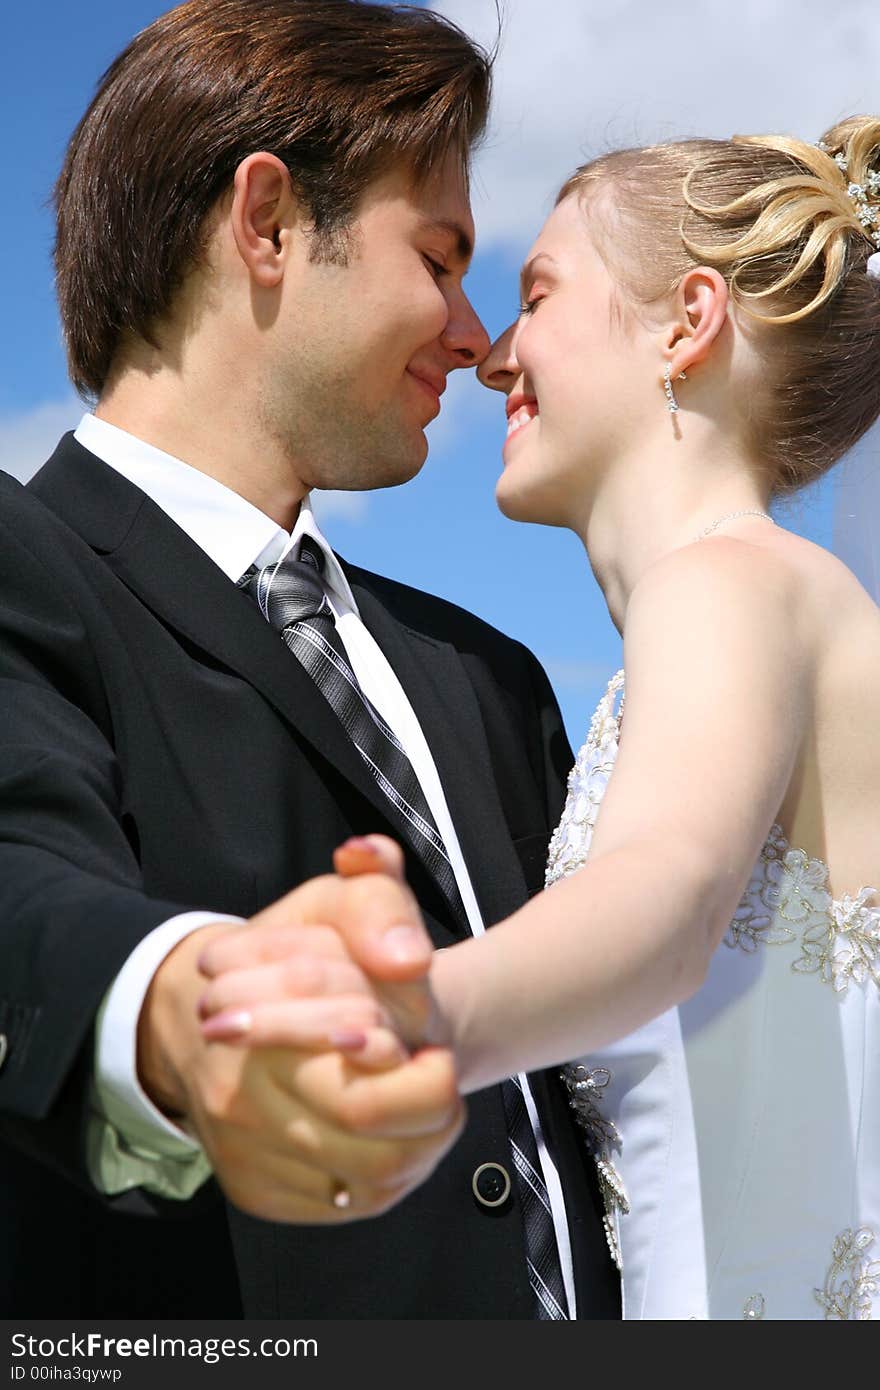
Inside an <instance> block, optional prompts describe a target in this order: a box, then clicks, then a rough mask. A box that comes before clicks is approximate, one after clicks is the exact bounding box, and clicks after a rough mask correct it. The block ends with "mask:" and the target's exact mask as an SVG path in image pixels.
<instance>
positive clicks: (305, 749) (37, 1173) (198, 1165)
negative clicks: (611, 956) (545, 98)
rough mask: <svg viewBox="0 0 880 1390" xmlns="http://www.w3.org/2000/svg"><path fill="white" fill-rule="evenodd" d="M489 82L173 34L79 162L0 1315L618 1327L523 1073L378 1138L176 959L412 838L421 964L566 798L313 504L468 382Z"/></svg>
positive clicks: (445, 62)
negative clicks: (572, 1322)
mask: <svg viewBox="0 0 880 1390" xmlns="http://www.w3.org/2000/svg"><path fill="white" fill-rule="evenodd" d="M488 89H489V67H488V61H487V60H486V58H485V55H483V54H482V53H481V52H480V51H479V50H478V49H476V48H475V47H474V46H473V45H472V44H471V43H470V42H469V41H468V40H467V39H466V37H465V36H464V35H463V34H461V33H460V32H459V31H458V30H457V29H455V28H454V27H453V26H452V25H450V24H448V23H447V22H446V21H444V20H442V19H441V18H440V17H439V16H437V15H435V14H433V13H431V12H430V11H425V10H398V9H396V8H395V7H393V6H382V5H371V4H363V3H356V2H355V0H308V3H305V2H304V0H190V3H187V4H185V5H181V6H180V7H179V8H178V9H176V10H172V11H170V12H169V13H168V14H166V15H164V16H162V17H161V18H160V19H158V20H157V21H156V22H155V23H154V24H152V25H151V26H150V27H149V28H148V29H146V30H145V31H144V32H143V33H141V34H140V35H138V37H137V38H136V39H135V40H134V41H133V42H132V44H131V45H130V46H129V47H128V49H127V50H126V51H125V52H124V53H123V54H122V55H121V56H120V57H119V58H118V59H117V61H116V62H115V63H114V64H113V66H112V67H111V68H110V69H109V71H108V73H107V74H106V75H105V78H104V79H103V81H102V83H101V85H100V87H99V90H98V92H97V95H96V97H95V99H94V101H93V103H92V105H91V107H90V108H89V110H88V112H87V113H86V115H85V116H84V118H83V120H82V121H81V123H80V125H79V127H78V128H77V130H76V132H75V133H74V136H73V139H72V141H71V144H70V147H69V149H68V152H67V157H66V160H65V164H64V167H63V170H62V173H61V177H60V179H59V183H58V187H57V191H56V198H57V209H58V236H57V243H56V266H57V278H58V292H59V300H60V307H61V313H62V318H63V322H64V328H65V334H66V338H67V343H68V352H69V362H70V369H71V375H72V378H73V380H74V382H75V384H76V385H77V387H78V388H79V389H80V390H81V391H82V392H84V393H86V394H89V395H91V396H93V397H94V398H95V399H96V400H97V407H96V410H95V413H94V415H87V416H86V417H85V419H84V420H83V421H82V422H81V424H80V426H79V428H78V429H77V431H76V433H75V435H67V436H65V438H64V439H63V440H62V441H61V443H60V444H59V446H58V448H57V450H56V452H55V454H54V455H53V457H52V458H51V459H50V460H49V462H48V463H47V464H46V465H45V466H44V468H43V469H42V470H41V471H40V473H39V474H38V475H37V477H36V478H35V479H34V480H33V482H32V484H31V485H30V486H29V487H28V488H27V489H22V488H20V487H19V486H18V485H17V484H15V483H13V482H12V481H11V480H9V479H6V478H2V479H0V527H2V531H3V540H2V544H0V593H2V596H3V597H2V607H0V682H2V688H3V692H4V701H3V720H4V728H3V736H2V739H0V922H2V929H0V1229H3V1230H4V1231H6V1232H7V1233H8V1235H7V1241H6V1248H5V1249H4V1252H3V1260H2V1273H0V1308H2V1311H3V1313H4V1315H6V1316H11V1315H16V1316H21V1315H25V1316H27V1315H29V1316H32V1317H33V1316H80V1317H84V1316H93V1315H96V1314H99V1315H104V1316H139V1317H154V1318H155V1317H163V1316H176V1317H182V1316H199V1315H202V1316H212V1317H218V1316H233V1317H235V1316H239V1317H240V1316H248V1317H282V1316H283V1317H287V1316H299V1317H365V1318H400V1317H426V1316H430V1317H436V1318H446V1317H455V1318H458V1317H485V1318H535V1317H541V1318H551V1317H564V1316H572V1317H578V1318H591V1317H613V1316H617V1315H618V1292H617V1278H616V1272H615V1271H614V1270H613V1268H612V1267H611V1265H610V1262H609V1260H608V1257H607V1252H606V1249H605V1243H604V1236H603V1231H602V1225H601V1219H600V1214H599V1213H600V1210H601V1207H600V1203H599V1199H598V1194H597V1193H596V1191H595V1187H594V1184H593V1178H592V1165H591V1164H590V1163H589V1162H588V1161H587V1160H586V1157H585V1155H584V1153H583V1152H582V1150H581V1148H580V1146H579V1144H578V1142H577V1140H576V1137H575V1135H574V1133H573V1130H572V1127H571V1126H570V1124H569V1120H568V1115H567V1112H566V1107H565V1103H564V1100H563V1097H562V1096H561V1094H560V1091H559V1089H558V1088H557V1086H556V1084H555V1082H554V1079H553V1077H552V1076H549V1075H538V1076H534V1077H532V1078H530V1084H529V1087H527V1088H526V1092H525V1094H524V1095H520V1098H519V1102H518V1110H517V1109H516V1108H515V1107H514V1108H512V1106H511V1097H510V1094H509V1090H505V1088H500V1087H493V1088H490V1089H488V1090H487V1091H485V1092H483V1093H481V1094H479V1095H477V1096H474V1097H472V1098H471V1102H470V1105H469V1115H468V1120H467V1124H466V1126H465V1127H464V1129H463V1132H462V1133H461V1136H460V1138H458V1137H457V1136H458V1134H459V1131H460V1130H461V1128H462V1108H461V1106H460V1102H459V1101H458V1099H457V1097H456V1095H455V1091H454V1084H453V1081H452V1078H451V1076H450V1073H449V1069H448V1065H447V1064H446V1062H445V1060H444V1054H443V1053H442V1052H437V1053H434V1054H431V1053H428V1054H424V1055H423V1056H422V1057H418V1056H417V1057H416V1058H415V1059H414V1060H413V1062H412V1063H411V1064H408V1065H407V1066H406V1067H404V1068H402V1069H401V1071H400V1073H395V1077H396V1078H400V1079H399V1080H397V1079H396V1080H394V1082H393V1084H394V1085H398V1084H400V1085H403V1086H405V1087H407V1088H408V1091H407V1108H408V1113H409V1115H410V1116H411V1120H412V1123H411V1129H410V1130H409V1131H408V1132H407V1133H406V1134H402V1135H401V1136H399V1138H398V1140H397V1141H396V1142H392V1141H389V1140H387V1139H385V1138H382V1139H379V1138H375V1137H371V1136H370V1135H369V1133H368V1132H366V1130H365V1128H364V1125H363V1123H362V1120H361V1121H358V1122H356V1121H355V1120H354V1119H353V1117H352V1115H351V1113H347V1112H346V1111H345V1109H344V1107H343V1108H342V1109H340V1108H339V1107H338V1106H334V1105H331V1103H330V1101H329V1097H330V1096H331V1095H332V1094H336V1092H335V1091H334V1086H335V1085H336V1082H337V1081H338V1075H339V1067H340V1066H342V1065H344V1063H343V1062H342V1059H341V1058H339V1057H338V1056H336V1054H333V1053H320V1054H311V1055H310V1054H306V1053H303V1054H293V1053H279V1054H276V1053H267V1052H264V1053H262V1054H261V1053H259V1052H257V1051H256V1050H254V1051H252V1052H251V1051H248V1049H247V1048H229V1047H222V1046H218V1045H214V1046H210V1047H209V1046H206V1045H205V1043H204V1042H203V1041H202V1039H201V1036H200V1033H199V1026H198V1000H199V996H200V993H201V991H202V989H203V988H204V978H203V976H201V975H200V973H199V969H198V963H199V959H200V957H201V956H202V953H203V952H204V950H205V947H206V945H207V944H208V943H210V942H211V941H213V940H214V939H216V938H217V937H218V936H222V935H224V934H226V933H229V932H233V931H240V930H241V929H242V928H241V925H240V924H241V923H242V922H257V921H259V922H263V923H265V922H266V920H267V918H269V919H270V920H273V921H276V922H283V923H284V925H285V929H288V928H289V930H290V931H292V932H295V930H296V920H297V913H300V919H302V914H303V913H304V911H305V909H303V907H302V904H303V902H304V898H303V896H302V894H303V892H306V893H307V891H308V890H307V889H306V890H301V892H300V894H298V895H294V897H292V898H291V899H290V900H289V901H287V902H285V900H284V895H285V894H287V893H288V892H289V891H290V890H291V889H294V888H295V887H296V885H297V884H301V883H303V882H304V881H305V880H308V879H311V878H313V877H314V876H315V875H318V874H321V873H326V871H327V869H328V868H329V864H330V855H331V851H332V849H333V848H334V847H335V846H336V845H338V844H339V843H340V842H342V841H343V840H345V839H346V838H347V837H349V836H350V835H352V834H362V833H365V832H367V831H371V830H379V831H384V832H385V833H387V834H392V835H394V836H395V837H396V838H397V839H399V840H402V841H403V843H404V845H405V847H406V853H407V874H408V878H409V881H410V883H411V884H412V885H413V888H414V890H415V892H416V895H417V898H418V901H419V904H420V907H421V909H422V911H423V914H424V917H425V920H426V922H427V924H428V928H429V930H430V932H431V936H432V939H433V941H434V943H435V945H438V946H443V945H447V944H449V943H451V942H453V941H455V940H457V939H460V938H461V937H462V936H463V935H465V934H467V933H468V932H470V931H480V930H482V929H483V926H484V924H485V925H488V924H491V922H493V921H496V920H498V919H499V918H501V917H503V916H505V915H506V914H508V913H509V912H510V911H512V910H513V909H515V908H516V906H517V905H518V904H519V903H521V902H522V901H523V900H524V899H525V897H526V895H527V893H528V892H530V891H534V890H536V889H537V888H538V887H539V886H540V883H541V874H542V866H543V860H544V855H545V851H546V845H547V840H548V837H549V832H550V830H551V828H552V826H553V824H554V823H555V820H556V818H557V817H558V813H559V810H560V807H561V800H562V786H563V781H562V779H563V776H564V774H565V772H566V771H567V767H568V761H569V750H568V747H567V744H566V741H565V737H564V734H563V731H562V728H561V724H560V720H559V714H558V710H557V708H556V705H555V702H554V700H553V697H552V694H551V692H550V690H549V687H548V684H547V681H546V678H545V677H544V675H543V673H542V671H541V670H540V668H539V667H538V665H537V664H536V662H535V661H534V659H533V658H532V657H531V655H530V654H529V653H528V652H526V651H525V650H524V649H523V648H522V647H520V646H519V645H518V644H516V643H513V642H511V641H509V640H508V639H506V638H504V637H502V636H501V635H500V634H498V633H496V632H494V631H493V630H492V629H490V628H488V627H487V626H486V625H485V624H484V623H482V622H480V621H479V620H478V619H477V618H475V617H473V616H471V615H470V614H468V613H465V612H463V611H462V610H460V609H456V608H454V607H453V606H451V605H449V604H447V603H444V602H442V601H441V600H438V599H435V598H432V597H430V596H428V595H425V594H420V593H418V592H416V591H414V590H411V589H408V588H406V587H405V586H402V585H399V584H396V583H393V582H392V581H389V580H386V579H382V578H380V577H379V576H377V575H372V574H367V573H365V572H363V571H360V570H358V569H356V568H355V567H353V566H350V565H346V564H344V563H343V562H342V561H340V559H339V558H338V557H337V556H336V555H335V554H334V553H333V551H332V550H331V549H330V547H329V546H328V544H327V542H326V541H325V540H324V538H323V537H322V535H321V534H320V531H319V529H318V527H317V524H316V522H315V519H314V517H313V515H312V513H311V510H310V508H309V504H308V495H309V492H310V490H311V488H313V487H321V488H346V489H364V488H372V487H387V486H392V485H396V484H398V483H401V482H405V481H407V480H408V479H409V478H411V477H413V476H414V475H415V474H416V473H417V472H418V470H419V469H420V468H421V466H422V464H423V462H424V459H425V454H426V444H425V437H424V428H425V426H426V425H427V423H428V422H429V421H430V420H431V419H432V418H434V417H435V416H436V415H437V413H438V411H439V409H440V395H441V393H442V391H443V388H444V385H445V381H446V378H447V376H448V374H449V372H450V371H452V370H455V369H457V368H460V367H469V366H473V365H475V364H477V363H478V362H479V361H481V360H482V358H483V357H484V355H485V353H486V350H487V346H488V345H487V340H486V335H485V332H484V330H483V327H482V325H481V324H480V322H479V319H478V318H477V316H476V315H475V313H474V311H473V309H472V308H471V306H470V304H469V302H468V300H467V298H466V296H465V293H464V289H463V285H462V277H463V275H464V272H465V270H466V268H467V264H468V260H469V257H470V254H471V249H472V242H473V225H472V219H471V214H470V209H469V205H468V196H467V171H468V162H469V156H470V152H471V149H472V147H473V144H474V142H475V140H476V139H477V138H478V136H479V134H480V133H481V131H482V128H483V125H484V122H485V116H486V109H487V102H488ZM334 942H335V936H334V935H333V934H332V933H328V938H327V948H326V949H327V961H326V968H327V970H328V972H331V973H333V972H335V974H334V975H333V978H334V980H335V981H338V979H339V978H341V975H340V972H342V974H343V975H344V971H345V970H346V969H347V968H349V967H348V966H347V965H346V963H345V961H344V960H343V959H342V958H341V957H339V956H336V955H334V950H335V947H334ZM413 961H415V957H413ZM400 965H401V971H402V972H403V973H404V974H405V973H406V971H407V969H408V968H409V966H408V963H407V943H406V940H405V938H402V939H401V946H400ZM414 968H417V967H414ZM335 987H336V985H334V988H335ZM389 1076H390V1074H389ZM447 1149H448V1150H449V1152H448V1155H447V1156H446V1157H445V1158H444V1159H443V1161H442V1162H440V1163H439V1166H436V1167H435V1165H437V1164H438V1159H439V1158H440V1156H441V1155H442V1154H444V1153H445V1152H446V1150H447ZM514 1156H516V1163H515V1162H514ZM432 1169H434V1170H435V1171H433V1174H432V1176H431V1177H430V1178H429V1179H428V1180H427V1181H426V1182H425V1183H424V1185H423V1186H420V1187H418V1189H417V1190H414V1191H412V1192H411V1195H409V1196H408V1197H406V1199H405V1200H404V1201H402V1202H400V1203H399V1204H397V1205H393V1203H394V1202H395V1200H396V1199H397V1198H398V1197H399V1196H400V1194H401V1192H404V1191H408V1190H409V1189H410V1188H412V1187H413V1186H414V1185H415V1183H416V1182H417V1181H418V1180H420V1179H421V1178H422V1177H424V1175H425V1174H426V1173H428V1172H430V1171H431V1170H432ZM340 1174H341V1175H343V1178H344V1181H338V1180H337V1178H336V1176H335V1175H340ZM358 1184H360V1187H359V1186H358ZM350 1194H353V1195H354V1197H355V1198H356V1199H357V1200H358V1201H360V1202H362V1205H361V1206H360V1207H358V1208H357V1210H356V1212H355V1214H358V1215H359V1214H361V1213H362V1212H366V1213H368V1214H370V1213H376V1214H375V1215H372V1218H371V1219H370V1220H363V1221H349V1220H347V1219H346V1217H347V1216H348V1215H349V1213H347V1212H346V1210H345V1205H344V1204H345V1202H346V1201H348V1200H349V1198H350ZM355 1205H356V1203H355ZM49 1250H51V1251H52V1258H51V1261H49V1260H47V1251H49Z"/></svg>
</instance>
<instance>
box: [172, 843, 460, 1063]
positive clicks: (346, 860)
mask: <svg viewBox="0 0 880 1390" xmlns="http://www.w3.org/2000/svg"><path fill="white" fill-rule="evenodd" d="M334 868H335V869H336V874H337V879H338V886H335V885H334V884H333V880H326V879H319V880H315V881H314V886H313V887H312V885H304V887H303V889H301V890H297V891H298V892H303V891H304V890H305V889H307V888H312V899H313V902H312V904H311V906H310V908H309V909H308V910H309V911H310V912H312V913H313V914H319V915H317V916H316V918H315V920H314V921H312V922H310V923H309V922H306V921H304V920H296V921H290V920H286V919H285V918H284V916H283V915H280V914H279V913H278V912H277V911H276V909H275V908H273V909H269V910H268V911H267V913H265V914H260V917H257V918H254V919H253V920H252V922H251V923H249V924H248V926H247V927H245V928H242V929H241V930H240V931H238V932H231V933H227V934H225V935H224V936H223V937H222V939H220V938H218V940H217V941H216V942H215V943H212V944H211V946H210V947H209V948H208V949H207V950H206V951H205V952H204V953H203V955H202V957H201V959H200V968H201V969H202V971H203V973H204V974H205V975H206V976H207V977H208V980H209V983H208V985H207V988H206V989H205V991H204V994H203V995H202V998H201V1000H200V1001H199V1012H200V1016H201V1018H202V1026H201V1031H202V1036H203V1037H204V1038H205V1039H207V1040H214V1041H221V1042H231V1043H235V1042H242V1043H246V1044H247V1045H248V1046H257V1047H285V1046H286V1047H295V1048H304V1049H319V1050H321V1049H333V1050H336V1051H340V1052H344V1053H345V1054H347V1055H348V1056H349V1058H350V1060H351V1061H353V1062H357V1064H358V1065H359V1066H361V1067H363V1068H366V1069H377V1070H385V1069H388V1068H390V1067H393V1066H396V1065H399V1064H400V1063H402V1062H403V1061H405V1060H406V1059H408V1058H409V1056H410V1054H411V1052H412V1051H413V1050H415V1049H417V1048H418V1047H420V1046H423V1045H424V1044H425V1043H428V1042H431V1043H434V1044H437V1043H442V1042H443V1041H444V1029H443V1027H442V1021H441V1019H440V1018H439V1015H438V1013H437V1010H436V1007H435V1005H434V1001H433V998H432V995H431V991H430V986H429V984H428V971H429V969H430V964H431V959H432V955H433V950H432V947H431V943H430V941H429V939H428V937H427V933H426V932H425V930H424V927H423V925H422V922H421V914H420V913H419V909H418V905H417V903H416V901H415V899H414V897H413V896H412V894H411V892H410V891H409V889H408V887H407V885H406V882H405V879H404V872H403V855H402V853H401V850H400V848H399V846H398V845H396V844H395V843H394V841H393V840H390V839H387V838H386V837H384V836H378V835H376V836H370V837H369V838H365V839H353V840H349V841H347V842H346V844H344V845H342V846H341V847H340V848H339V849H337V851H336V853H335V855H334ZM343 881H344V882H343ZM318 885H323V887H322V888H319V887H318ZM319 895H320V896H321V898H322V899H323V900H320V901H319ZM282 901H284V900H282ZM302 915H303V914H302V910H300V911H299V913H298V914H297V916H298V918H299V919H301V918H302ZM331 917H332V918H333V919H334V920H333V922H332V923H330V922H329V918H331ZM264 919H265V920H264ZM322 919H328V920H326V921H324V920H322ZM337 928H339V930H337Z"/></svg>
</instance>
